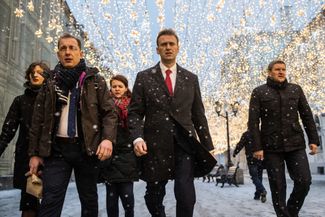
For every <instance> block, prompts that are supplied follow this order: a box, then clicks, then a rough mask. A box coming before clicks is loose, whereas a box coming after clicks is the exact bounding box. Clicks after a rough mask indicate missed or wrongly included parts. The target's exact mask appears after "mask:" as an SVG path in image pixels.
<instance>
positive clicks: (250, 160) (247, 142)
mask: <svg viewBox="0 0 325 217" xmlns="http://www.w3.org/2000/svg"><path fill="white" fill-rule="evenodd" d="M253 145H254V142H253V139H252V135H251V134H250V132H249V131H248V130H247V131H246V132H244V133H243V135H242V136H241V138H240V141H239V142H238V143H237V145H236V148H235V150H234V153H233V157H236V155H237V154H238V153H239V152H240V151H241V150H242V149H243V148H244V147H245V154H246V161H247V166H248V170H249V174H250V176H251V179H252V181H253V184H254V185H255V188H256V191H255V194H254V199H255V200H259V199H261V201H262V202H263V203H265V201H266V190H265V188H264V186H263V169H264V165H263V160H258V159H256V158H254V157H253V151H252V149H253Z"/></svg>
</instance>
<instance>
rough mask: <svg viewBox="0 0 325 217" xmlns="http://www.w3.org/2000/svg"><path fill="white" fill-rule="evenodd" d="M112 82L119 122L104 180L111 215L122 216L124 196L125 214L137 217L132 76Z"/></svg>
mask: <svg viewBox="0 0 325 217" xmlns="http://www.w3.org/2000/svg"><path fill="white" fill-rule="evenodd" d="M110 86H111V94H112V97H113V99H114V102H115V105H116V109H117V110H118V115H119V122H118V127H117V138H116V144H114V145H113V154H112V157H111V158H110V159H109V160H108V161H107V162H106V165H105V166H104V168H103V169H102V171H101V175H100V182H105V184H106V208H107V216H109V217H118V216H119V204H118V200H119V198H121V201H122V205H123V208H124V211H125V217H133V216H134V195H133V182H134V181H137V180H138V171H137V159H136V156H135V154H134V152H133V145H132V144H131V141H130V138H129V137H130V135H129V134H130V133H129V129H128V124H127V117H128V111H127V107H128V105H129V103H130V98H131V91H130V90H129V88H128V80H127V78H126V77H124V76H123V75H116V76H114V77H112V78H111V80H110Z"/></svg>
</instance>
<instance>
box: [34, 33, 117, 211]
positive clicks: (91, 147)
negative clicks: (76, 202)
mask: <svg viewBox="0 0 325 217" xmlns="http://www.w3.org/2000/svg"><path fill="white" fill-rule="evenodd" d="M57 55H58V58H59V63H58V64H57V66H56V67H55V69H54V71H53V72H52V74H53V78H51V79H49V81H48V82H47V84H46V85H45V86H44V88H43V89H42V90H41V91H40V93H39V94H38V96H37V98H36V102H35V108H34V116H33V119H32V127H31V131H30V147H29V155H30V156H31V159H30V163H29V165H30V172H31V173H34V174H35V173H37V170H38V168H39V166H40V165H41V164H43V165H44V170H43V173H42V177H43V183H44V185H43V199H42V202H41V207H40V212H39V217H56V216H60V215H61V211H62V206H63V202H64V197H65V193H66V190H67V187H68V184H69V180H70V176H71V173H72V169H73V170H74V174H75V179H76V186H77V190H78V193H79V198H80V202H81V216H83V217H97V216H98V197H97V178H98V166H97V163H98V162H97V161H98V159H99V160H105V159H107V158H108V157H110V156H111V154H112V142H114V141H115V137H116V126H117V114H116V112H115V107H114V102H113V100H112V99H111V98H110V94H109V89H108V87H107V85H106V81H105V79H104V78H103V77H102V76H100V75H99V74H98V70H97V69H96V68H89V67H87V66H86V63H85V60H84V59H83V52H82V51H81V42H80V40H79V39H78V38H76V37H74V36H72V35H70V34H64V35H63V36H61V37H60V38H59V41H58V52H57ZM97 158H98V159H97Z"/></svg>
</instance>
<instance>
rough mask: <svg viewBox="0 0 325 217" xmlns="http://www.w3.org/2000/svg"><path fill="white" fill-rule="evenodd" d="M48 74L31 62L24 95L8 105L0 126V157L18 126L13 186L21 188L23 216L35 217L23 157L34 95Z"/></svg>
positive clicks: (34, 200)
mask: <svg viewBox="0 0 325 217" xmlns="http://www.w3.org/2000/svg"><path fill="white" fill-rule="evenodd" d="M47 72H49V68H48V66H47V65H46V64H45V63H42V62H34V63H32V64H31V65H30V66H29V67H28V69H27V70H26V75H25V78H26V80H27V81H26V82H25V84H24V87H26V89H25V93H24V94H23V95H20V96H17V97H16V98H15V99H14V101H13V102H12V104H11V106H10V109H9V112H8V114H7V116H6V119H5V121H4V124H3V126H2V132H1V135H0V156H1V155H2V153H3V152H4V151H5V149H6V147H7V146H8V144H9V143H10V142H11V140H12V139H13V138H14V136H15V134H16V132H17V129H18V127H19V136H18V140H17V143H16V149H15V165H14V176H13V186H14V188H18V189H21V200H20V210H21V211H22V216H23V217H33V216H36V213H37V209H38V206H39V200H38V199H37V198H36V197H34V196H32V195H30V194H27V193H26V180H27V178H26V176H25V173H26V172H28V171H29V166H28V164H29V157H28V154H27V151H28V143H29V135H28V134H29V128H30V124H31V120H32V114H33V108H34V102H35V99H36V96H37V93H38V91H39V89H40V87H41V86H42V84H43V82H44V74H46V73H47Z"/></svg>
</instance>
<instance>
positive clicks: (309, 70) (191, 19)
mask: <svg viewBox="0 0 325 217" xmlns="http://www.w3.org/2000/svg"><path fill="white" fill-rule="evenodd" d="M324 2H325V1H323V0H301V1H295V0H288V1H284V0H272V1H271V0H250V1H248V0H241V1H238V0H227V1H226V0H206V1H191V0H168V1H165V0H155V1H151V2H149V1H147V0H126V1H118V0H101V1H94V0H74V1H71V0H68V1H67V3H68V4H69V6H70V8H71V11H72V13H73V14H74V17H75V18H76V19H77V21H78V22H77V25H79V23H81V24H83V25H82V26H83V27H82V28H77V29H74V28H72V27H71V28H70V27H69V25H70V26H73V25H75V24H73V23H74V22H75V21H74V20H73V19H72V17H70V19H68V20H65V19H64V17H65V16H64V15H63V14H64V6H63V5H62V1H60V0H53V1H50V3H49V4H50V13H49V14H48V21H47V24H46V25H43V23H42V22H41V20H44V17H42V12H41V13H40V22H39V29H38V30H37V31H39V32H37V36H39V37H40V38H44V39H46V41H47V42H48V43H51V44H53V45H55V44H56V43H57V40H58V37H59V36H60V35H61V34H62V33H63V29H64V28H65V27H66V26H68V28H69V31H72V33H73V34H77V35H78V33H80V29H82V31H83V32H85V34H86V36H87V37H85V41H84V47H85V48H86V50H87V52H86V58H87V61H88V62H89V63H91V64H94V65H96V66H99V67H101V68H105V70H103V71H105V72H103V74H104V75H106V76H107V77H109V76H110V75H111V73H114V74H116V73H122V74H124V75H126V77H127V78H128V79H129V80H130V83H131V84H132V83H133V81H134V79H135V75H136V72H138V71H141V70H143V69H145V68H148V67H150V66H152V65H153V64H155V62H156V60H157V56H155V55H154V54H155V47H156V46H155V36H156V33H157V32H156V31H157V30H156V29H158V30H159V29H162V28H165V27H168V26H165V25H166V23H168V20H167V19H170V18H172V19H173V26H172V27H174V29H175V30H176V31H177V34H178V36H179V39H180V53H179V55H178V63H179V64H180V65H182V66H184V67H185V68H188V69H190V70H191V71H193V72H194V73H195V74H197V75H198V76H199V80H200V84H201V92H202V96H203V98H204V100H205V104H206V112H207V116H208V117H209V118H208V119H209V124H210V125H211V132H212V134H213V138H214V143H215V145H217V146H219V145H220V146H221V147H224V146H225V144H226V142H225V141H226V137H225V135H226V133H225V130H226V129H225V124H224V123H223V121H224V120H222V119H218V118H217V117H216V114H215V112H214V101H216V100H220V101H223V102H228V103H230V102H233V101H239V102H240V111H239V113H238V114H237V115H238V117H236V118H232V119H231V121H230V128H231V138H230V139H231V145H232V146H233V145H234V144H235V143H236V142H237V141H238V140H239V138H240V135H241V133H242V132H243V131H244V130H245V128H246V122H247V111H248V102H249V98H250V94H251V91H252V89H253V88H254V87H256V86H258V85H260V84H263V83H265V79H266V72H265V69H266V66H267V64H268V63H269V62H270V61H271V60H274V59H277V58H281V59H283V60H285V62H286V63H287V68H288V77H289V80H290V81H292V82H296V83H298V84H300V85H301V86H302V87H303V89H304V91H305V93H306V96H307V98H308V100H309V102H310V105H311V107H312V109H313V111H314V112H315V113H320V112H325V102H324V97H325V77H324V76H325V75H324V73H323V72H324V70H325V66H324V64H325V59H324V58H325V53H324V51H325V47H324V44H325V38H324V37H325V31H324V26H325V24H324V10H325V6H324V5H325V4H324ZM26 4H27V6H26V8H27V9H28V11H29V13H32V12H33V10H32V5H34V4H33V1H32V0H30V1H28V3H26ZM171 4H172V5H171ZM22 6H23V4H22V3H21V2H20V1H19V4H18V7H17V8H16V9H15V11H14V14H15V16H17V17H23V16H24V12H25V11H24V8H25V7H22ZM41 6H42V4H40V5H37V6H34V7H41ZM167 8H172V11H166V10H167ZM27 9H26V10H27ZM40 10H41V9H40ZM322 10H323V12H321V11H322ZM167 14H168V15H169V16H168V17H167V16H166V15H167ZM170 14H172V16H170ZM80 26H81V25H80ZM156 27H157V28H156ZM155 28H156V29H155ZM78 29H79V30H78ZM35 34H36V32H35ZM53 47H54V49H56V48H55V46H53ZM220 150H224V149H223V148H220Z"/></svg>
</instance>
